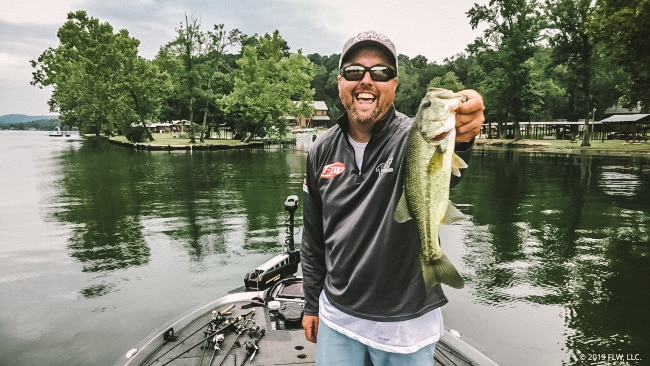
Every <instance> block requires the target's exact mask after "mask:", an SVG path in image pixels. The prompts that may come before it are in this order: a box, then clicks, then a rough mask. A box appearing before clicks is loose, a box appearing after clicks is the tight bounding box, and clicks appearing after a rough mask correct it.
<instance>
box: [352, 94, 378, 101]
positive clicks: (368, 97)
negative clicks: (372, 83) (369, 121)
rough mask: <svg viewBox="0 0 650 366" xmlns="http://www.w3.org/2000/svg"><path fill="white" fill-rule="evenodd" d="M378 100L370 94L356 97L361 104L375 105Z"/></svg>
mask: <svg viewBox="0 0 650 366" xmlns="http://www.w3.org/2000/svg"><path fill="white" fill-rule="evenodd" d="M376 99H377V98H376V97H375V96H374V95H372V94H370V93H359V94H357V96H356V100H357V102H359V103H373V102H374V101H375V100H376Z"/></svg>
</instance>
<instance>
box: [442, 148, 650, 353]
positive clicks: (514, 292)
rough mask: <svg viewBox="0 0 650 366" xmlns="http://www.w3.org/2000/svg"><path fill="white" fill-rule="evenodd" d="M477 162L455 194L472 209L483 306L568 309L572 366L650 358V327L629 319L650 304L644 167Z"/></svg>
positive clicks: (475, 277) (571, 161)
mask: <svg viewBox="0 0 650 366" xmlns="http://www.w3.org/2000/svg"><path fill="white" fill-rule="evenodd" d="M477 155H479V156H475V157H474V158H473V160H472V173H471V174H468V176H467V177H466V180H465V181H464V182H463V183H462V184H461V185H459V186H458V188H457V189H455V191H454V193H453V195H454V197H455V198H454V200H455V201H457V202H464V203H466V204H468V205H467V206H466V207H461V209H463V210H464V211H465V212H466V213H467V214H468V215H469V216H470V220H469V222H468V225H467V227H466V230H467V240H466V245H467V246H468V247H469V248H468V250H467V254H466V255H465V257H464V261H465V265H466V266H467V267H468V268H470V271H471V273H469V274H468V277H470V281H471V283H472V287H473V288H474V289H475V291H476V296H477V300H478V301H480V302H483V303H486V304H490V305H492V306H507V305H508V304H515V303H519V304H520V303H528V304H531V305H532V306H535V304H538V305H560V306H564V307H565V309H566V312H565V313H566V317H565V323H566V327H567V329H570V330H571V331H570V332H569V334H567V336H566V348H567V349H568V350H570V356H569V357H570V358H569V361H570V363H571V364H585V365H592V364H597V363H594V362H593V360H591V361H589V362H587V360H585V361H583V358H582V357H584V356H585V355H589V354H596V353H598V354H602V353H605V354H607V353H610V354H613V353H639V352H641V351H642V350H647V349H650V348H649V347H648V346H650V339H649V338H650V337H649V335H648V331H647V329H648V326H649V325H650V324H649V322H650V320H649V319H650V318H649V317H647V316H645V315H642V314H641V313H640V312H639V311H630V309H639V310H640V309H644V308H646V307H647V303H648V301H650V286H649V285H648V281H647V280H640V279H647V278H650V256H649V254H650V247H649V244H648V242H649V240H648V229H649V228H650V218H649V213H648V206H647V205H648V202H647V192H649V191H650V182H649V179H650V166H648V162H647V161H643V160H641V161H633V160H630V159H618V160H619V161H616V162H615V161H614V160H616V159H612V158H596V157H591V156H575V157H568V158H567V157H563V156H544V155H539V154H537V155H535V154H523V153H519V152H516V151H482V152H478V153H477ZM610 160H611V161H610ZM592 180H595V181H596V182H597V183H596V184H593V183H592ZM643 192H645V193H643ZM644 352H645V351H644ZM649 356H650V355H649ZM603 364H605V362H603Z"/></svg>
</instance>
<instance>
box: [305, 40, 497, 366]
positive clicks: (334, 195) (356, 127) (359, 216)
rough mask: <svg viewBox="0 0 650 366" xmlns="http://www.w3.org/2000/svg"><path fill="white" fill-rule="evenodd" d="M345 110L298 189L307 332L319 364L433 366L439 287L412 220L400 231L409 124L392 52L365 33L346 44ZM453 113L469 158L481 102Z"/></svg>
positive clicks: (314, 152) (460, 147)
mask: <svg viewBox="0 0 650 366" xmlns="http://www.w3.org/2000/svg"><path fill="white" fill-rule="evenodd" d="M339 68H340V75H339V76H338V85H339V97H340V99H341V102H342V103H343V106H344V107H345V110H346V113H345V114H344V115H343V116H341V118H339V120H338V123H337V125H336V126H334V127H332V128H331V129H329V130H328V131H327V132H326V133H325V134H323V135H322V136H320V137H319V138H318V140H316V142H315V143H314V145H313V146H312V148H311V150H310V152H309V155H308V158H307V167H306V170H307V171H306V181H305V186H304V200H303V213H304V232H303V242H302V247H301V261H302V271H303V279H304V281H303V286H304V291H305V313H304V317H303V327H304V329H305V336H306V338H307V339H308V340H310V341H312V342H316V339H317V338H318V347H317V364H319V365H336V366H340V365H355V366H356V365H375V366H378V365H431V364H432V360H433V353H434V347H435V342H437V341H438V339H439V338H440V334H441V332H442V329H443V328H442V316H441V314H440V306H442V305H444V304H445V303H446V302H447V298H446V297H445V295H444V293H443V292H442V288H441V286H440V285H437V286H434V287H433V289H432V290H431V291H427V290H426V289H425V285H424V281H423V279H422V273H421V267H420V262H419V256H420V241H419V237H418V230H417V225H416V223H415V222H414V221H415V220H409V221H407V222H405V223H402V224H398V223H397V222H395V220H394V219H393V213H394V210H395V207H396V206H397V202H398V200H399V197H400V196H401V194H402V189H403V183H404V177H405V163H404V157H405V150H406V140H407V136H408V132H409V129H410V127H411V123H412V122H413V120H412V119H411V118H409V117H407V116H406V115H404V114H402V113H400V112H397V111H396V110H395V108H394V106H393V101H394V99H395V90H396V88H397V82H398V79H397V77H396V76H397V52H396V50H395V46H394V45H393V43H392V42H391V41H390V40H389V39H388V38H387V37H386V36H384V35H382V34H379V33H376V32H364V33H360V34H358V35H357V36H355V37H353V38H352V39H350V40H349V41H348V42H347V43H346V44H345V46H344V47H343V52H342V53H341V59H340V61H339ZM461 93H463V94H465V95H466V96H467V97H468V100H467V101H466V102H465V103H463V104H462V105H461V106H459V107H458V108H457V110H456V132H457V135H456V151H457V153H458V154H459V155H461V157H463V158H464V160H465V161H467V160H468V159H469V153H470V151H471V146H472V141H473V138H474V137H475V136H476V135H477V134H478V133H479V132H480V128H481V125H482V123H483V121H484V117H483V109H484V106H483V99H482V98H481V96H480V95H479V94H478V93H477V92H476V91H473V90H466V91H462V92H461Z"/></svg>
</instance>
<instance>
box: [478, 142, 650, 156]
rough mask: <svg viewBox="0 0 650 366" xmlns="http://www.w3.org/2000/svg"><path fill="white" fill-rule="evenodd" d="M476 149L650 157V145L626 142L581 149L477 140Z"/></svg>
mask: <svg viewBox="0 0 650 366" xmlns="http://www.w3.org/2000/svg"><path fill="white" fill-rule="evenodd" d="M474 149H475V150H480V149H486V150H488V149H489V150H506V149H516V150H523V151H529V152H540V153H552V154H567V155H569V154H570V155H597V156H642V157H650V143H645V142H640V143H627V142H624V141H611V140H606V141H594V142H591V146H588V147H581V146H580V142H577V143H571V142H570V141H568V140H551V141H546V140H526V139H523V140H518V141H513V140H510V139H507V140H506V139H476V140H475V142H474Z"/></svg>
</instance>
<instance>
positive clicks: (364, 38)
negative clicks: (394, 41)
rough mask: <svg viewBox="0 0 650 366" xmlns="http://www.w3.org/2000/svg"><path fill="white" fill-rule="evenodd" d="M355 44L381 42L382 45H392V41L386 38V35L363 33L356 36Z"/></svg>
mask: <svg viewBox="0 0 650 366" xmlns="http://www.w3.org/2000/svg"><path fill="white" fill-rule="evenodd" d="M353 39H354V43H357V42H361V41H369V40H371V41H379V42H382V43H390V39H388V37H386V36H385V35H383V34H381V33H378V32H361V33H359V34H357V35H356V36H354V38H353Z"/></svg>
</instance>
